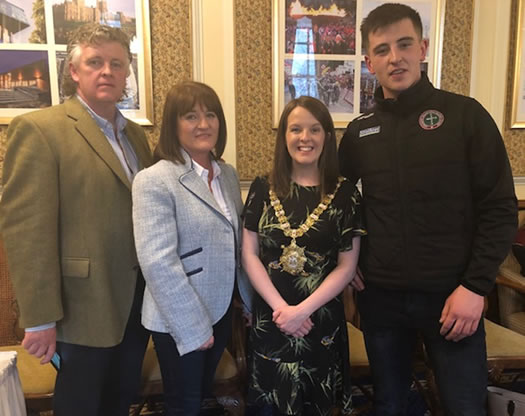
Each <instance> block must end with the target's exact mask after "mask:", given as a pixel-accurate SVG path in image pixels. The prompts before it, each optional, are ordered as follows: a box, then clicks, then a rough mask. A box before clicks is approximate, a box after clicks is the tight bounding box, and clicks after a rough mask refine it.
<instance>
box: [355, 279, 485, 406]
mask: <svg viewBox="0 0 525 416" xmlns="http://www.w3.org/2000/svg"><path fill="white" fill-rule="evenodd" d="M448 295H449V293H424V292H408V291H390V290H383V289H379V288H377V287H373V286H370V285H369V286H367V288H366V289H365V290H364V291H362V292H360V293H359V294H358V307H359V312H360V314H361V322H362V328H363V333H364V337H365V344H366V350H367V354H368V359H369V362H370V368H371V372H372V381H373V384H374V412H375V414H376V415H377V416H400V415H405V414H406V408H407V402H408V393H409V389H410V384H411V369H412V368H411V367H412V361H413V355H414V350H415V346H416V340H417V337H418V334H420V335H421V336H422V338H423V342H424V344H425V348H426V350H427V353H428V356H429V359H430V362H431V365H432V369H433V371H434V375H435V378H436V384H437V387H438V390H439V396H440V399H441V404H442V406H443V409H444V411H445V414H446V415H447V416H484V415H485V414H486V411H485V401H486V394H487V374H488V373H487V358H486V356H487V353H486V345H485V329H484V326H483V320H481V321H480V325H479V326H478V329H477V331H476V332H475V333H474V334H473V335H472V336H470V337H467V338H464V339H462V340H461V341H459V342H453V341H447V340H445V338H444V337H443V336H442V335H440V334H439V330H440V327H441V324H440V323H439V318H440V316H441V311H442V309H443V306H444V304H445V300H446V299H447V297H448Z"/></svg>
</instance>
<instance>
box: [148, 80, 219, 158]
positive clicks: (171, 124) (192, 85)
mask: <svg viewBox="0 0 525 416" xmlns="http://www.w3.org/2000/svg"><path fill="white" fill-rule="evenodd" d="M195 105H200V106H202V107H206V109H207V110H208V111H213V112H214V113H215V115H216V116H217V118H218V120H219V137H218V139H217V144H216V145H215V149H214V151H213V152H211V155H212V157H213V158H214V159H215V160H217V159H220V158H221V156H222V154H223V153H224V148H225V147H226V119H225V118H224V111H223V110H222V105H221V102H220V100H219V97H218V96H217V94H216V93H215V91H214V90H213V89H212V88H211V87H209V86H208V85H206V84H203V83H201V82H196V81H183V82H181V83H179V84H176V85H175V86H173V87H172V88H171V89H170V90H169V92H168V95H167V96H166V101H165V103H164V112H163V114H162V126H161V128H160V137H159V142H158V143H157V146H156V147H155V151H154V157H155V160H161V159H166V160H171V161H172V162H175V163H181V164H182V163H184V157H183V155H182V152H181V145H180V140H179V136H178V132H177V126H178V122H179V117H181V116H183V115H184V114H186V113H189V112H190V111H192V110H193V108H194V107H195Z"/></svg>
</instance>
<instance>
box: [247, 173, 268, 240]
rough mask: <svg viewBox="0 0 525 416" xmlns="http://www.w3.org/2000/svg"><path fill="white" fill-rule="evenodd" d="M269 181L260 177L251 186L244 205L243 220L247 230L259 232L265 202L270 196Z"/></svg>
mask: <svg viewBox="0 0 525 416" xmlns="http://www.w3.org/2000/svg"><path fill="white" fill-rule="evenodd" d="M268 189H269V185H268V181H267V180H266V179H265V178H262V177H260V176H258V177H257V178H255V180H254V181H253V182H252V184H251V185H250V191H249V192H248V197H247V198H246V203H245V204H244V211H243V213H242V218H243V221H244V227H245V228H246V229H247V230H250V231H254V232H259V220H260V218H261V215H262V213H263V208H264V200H265V199H266V196H267V195H268Z"/></svg>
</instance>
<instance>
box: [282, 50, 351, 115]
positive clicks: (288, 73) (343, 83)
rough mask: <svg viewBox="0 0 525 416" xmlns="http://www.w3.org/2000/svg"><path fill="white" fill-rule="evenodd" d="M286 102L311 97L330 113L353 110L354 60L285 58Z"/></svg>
mask: <svg viewBox="0 0 525 416" xmlns="http://www.w3.org/2000/svg"><path fill="white" fill-rule="evenodd" d="M284 66H285V80H284V101H285V103H288V102H289V101H290V100H293V99H294V98H297V97H300V96H302V95H308V96H311V97H315V98H318V99H319V100H321V101H322V102H323V103H324V104H325V105H326V106H327V107H328V109H329V110H330V112H331V113H352V112H353V111H354V78H355V69H354V62H353V61H325V60H312V59H285V61H284Z"/></svg>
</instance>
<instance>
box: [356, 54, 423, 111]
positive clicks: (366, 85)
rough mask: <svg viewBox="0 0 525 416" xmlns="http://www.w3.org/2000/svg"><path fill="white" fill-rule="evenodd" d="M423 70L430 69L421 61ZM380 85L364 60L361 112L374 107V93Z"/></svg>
mask: <svg viewBox="0 0 525 416" xmlns="http://www.w3.org/2000/svg"><path fill="white" fill-rule="evenodd" d="M421 71H424V72H427V71H428V63H427V62H422V63H421ZM379 85H380V84H379V82H378V81H377V78H376V76H375V75H373V74H371V73H370V71H369V70H368V68H367V67H366V64H365V63H364V62H361V89H360V91H361V92H360V94H359V112H360V113H366V112H368V111H371V110H372V109H373V108H374V105H375V100H374V93H375V91H376V90H377V88H378V87H379Z"/></svg>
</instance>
